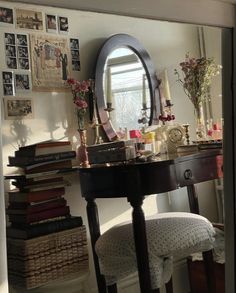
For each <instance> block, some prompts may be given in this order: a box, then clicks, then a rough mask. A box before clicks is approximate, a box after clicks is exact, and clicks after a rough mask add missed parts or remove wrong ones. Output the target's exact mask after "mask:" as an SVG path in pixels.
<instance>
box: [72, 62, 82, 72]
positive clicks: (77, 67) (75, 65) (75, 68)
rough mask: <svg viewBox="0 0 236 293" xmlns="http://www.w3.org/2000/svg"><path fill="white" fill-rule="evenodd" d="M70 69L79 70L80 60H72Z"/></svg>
mask: <svg viewBox="0 0 236 293" xmlns="http://www.w3.org/2000/svg"><path fill="white" fill-rule="evenodd" d="M72 70H73V71H80V61H77V60H72Z"/></svg>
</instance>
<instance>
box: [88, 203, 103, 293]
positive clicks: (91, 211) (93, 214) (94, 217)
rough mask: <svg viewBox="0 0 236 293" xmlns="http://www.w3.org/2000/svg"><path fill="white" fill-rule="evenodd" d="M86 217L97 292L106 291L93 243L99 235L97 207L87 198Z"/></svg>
mask: <svg viewBox="0 0 236 293" xmlns="http://www.w3.org/2000/svg"><path fill="white" fill-rule="evenodd" d="M86 200H87V217H88V223H89V231H90V237H91V244H92V251H93V261H94V266H95V272H96V278H97V285H98V292H99V293H106V282H105V278H104V276H103V275H101V272H100V268H99V262H98V257H97V254H96V252H95V243H96V241H97V240H98V238H99V236H100V224H99V217H98V209H97V205H96V202H95V200H94V199H93V198H92V199H87V198H86Z"/></svg>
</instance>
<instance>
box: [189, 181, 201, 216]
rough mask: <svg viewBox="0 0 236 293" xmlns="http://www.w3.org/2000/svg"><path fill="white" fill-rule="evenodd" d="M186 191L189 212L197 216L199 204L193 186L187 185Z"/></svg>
mask: <svg viewBox="0 0 236 293" xmlns="http://www.w3.org/2000/svg"><path fill="white" fill-rule="evenodd" d="M187 191H188V201H189V207H190V212H191V213H194V214H198V215H199V214H200V211H199V204H198V196H197V193H196V189H195V186H194V185H188V186H187Z"/></svg>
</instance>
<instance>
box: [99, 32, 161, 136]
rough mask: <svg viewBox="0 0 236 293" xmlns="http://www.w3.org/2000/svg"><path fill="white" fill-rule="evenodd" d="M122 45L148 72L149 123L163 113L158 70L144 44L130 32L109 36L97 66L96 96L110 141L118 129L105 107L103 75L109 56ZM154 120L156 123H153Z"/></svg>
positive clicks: (100, 117) (156, 119) (103, 124)
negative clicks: (129, 33)
mask: <svg viewBox="0 0 236 293" xmlns="http://www.w3.org/2000/svg"><path fill="white" fill-rule="evenodd" d="M120 47H123V48H124V47H125V48H129V49H131V50H132V51H133V52H134V53H135V54H136V55H137V56H138V58H139V59H140V61H141V63H142V65H143V67H144V70H145V72H146V76H147V81H148V85H149V90H150V105H151V109H150V118H149V121H148V125H149V126H150V125H152V124H157V123H158V120H159V119H158V117H159V115H160V113H161V110H160V93H159V87H158V86H159V81H158V79H157V76H156V70H155V68H154V65H153V63H152V61H151V58H150V56H149V54H148V52H147V51H146V49H145V48H144V47H143V46H142V44H141V43H140V42H139V41H138V40H137V39H136V38H134V37H132V36H130V35H128V34H116V35H113V36H111V37H110V38H108V39H107V40H106V41H105V43H104V44H103V46H102V47H101V49H100V51H99V54H98V58H97V62H96V68H95V98H96V105H97V111H98V115H99V119H100V123H101V124H102V126H103V129H104V131H105V133H106V135H107V138H108V139H109V141H113V140H116V139H117V138H118V136H117V133H116V130H115V129H114V127H113V125H112V122H111V120H109V116H108V113H107V111H105V110H104V109H105V108H106V107H107V105H106V101H105V95H104V89H103V75H104V68H105V65H106V62H107V57H108V56H109V55H110V54H111V53H112V52H113V51H114V50H115V49H118V48H120ZM153 122H154V123H153Z"/></svg>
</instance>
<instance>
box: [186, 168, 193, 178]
mask: <svg viewBox="0 0 236 293" xmlns="http://www.w3.org/2000/svg"><path fill="white" fill-rule="evenodd" d="M192 177H193V174H192V171H191V170H190V169H187V170H185V171H184V179H186V180H189V179H191V178H192Z"/></svg>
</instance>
